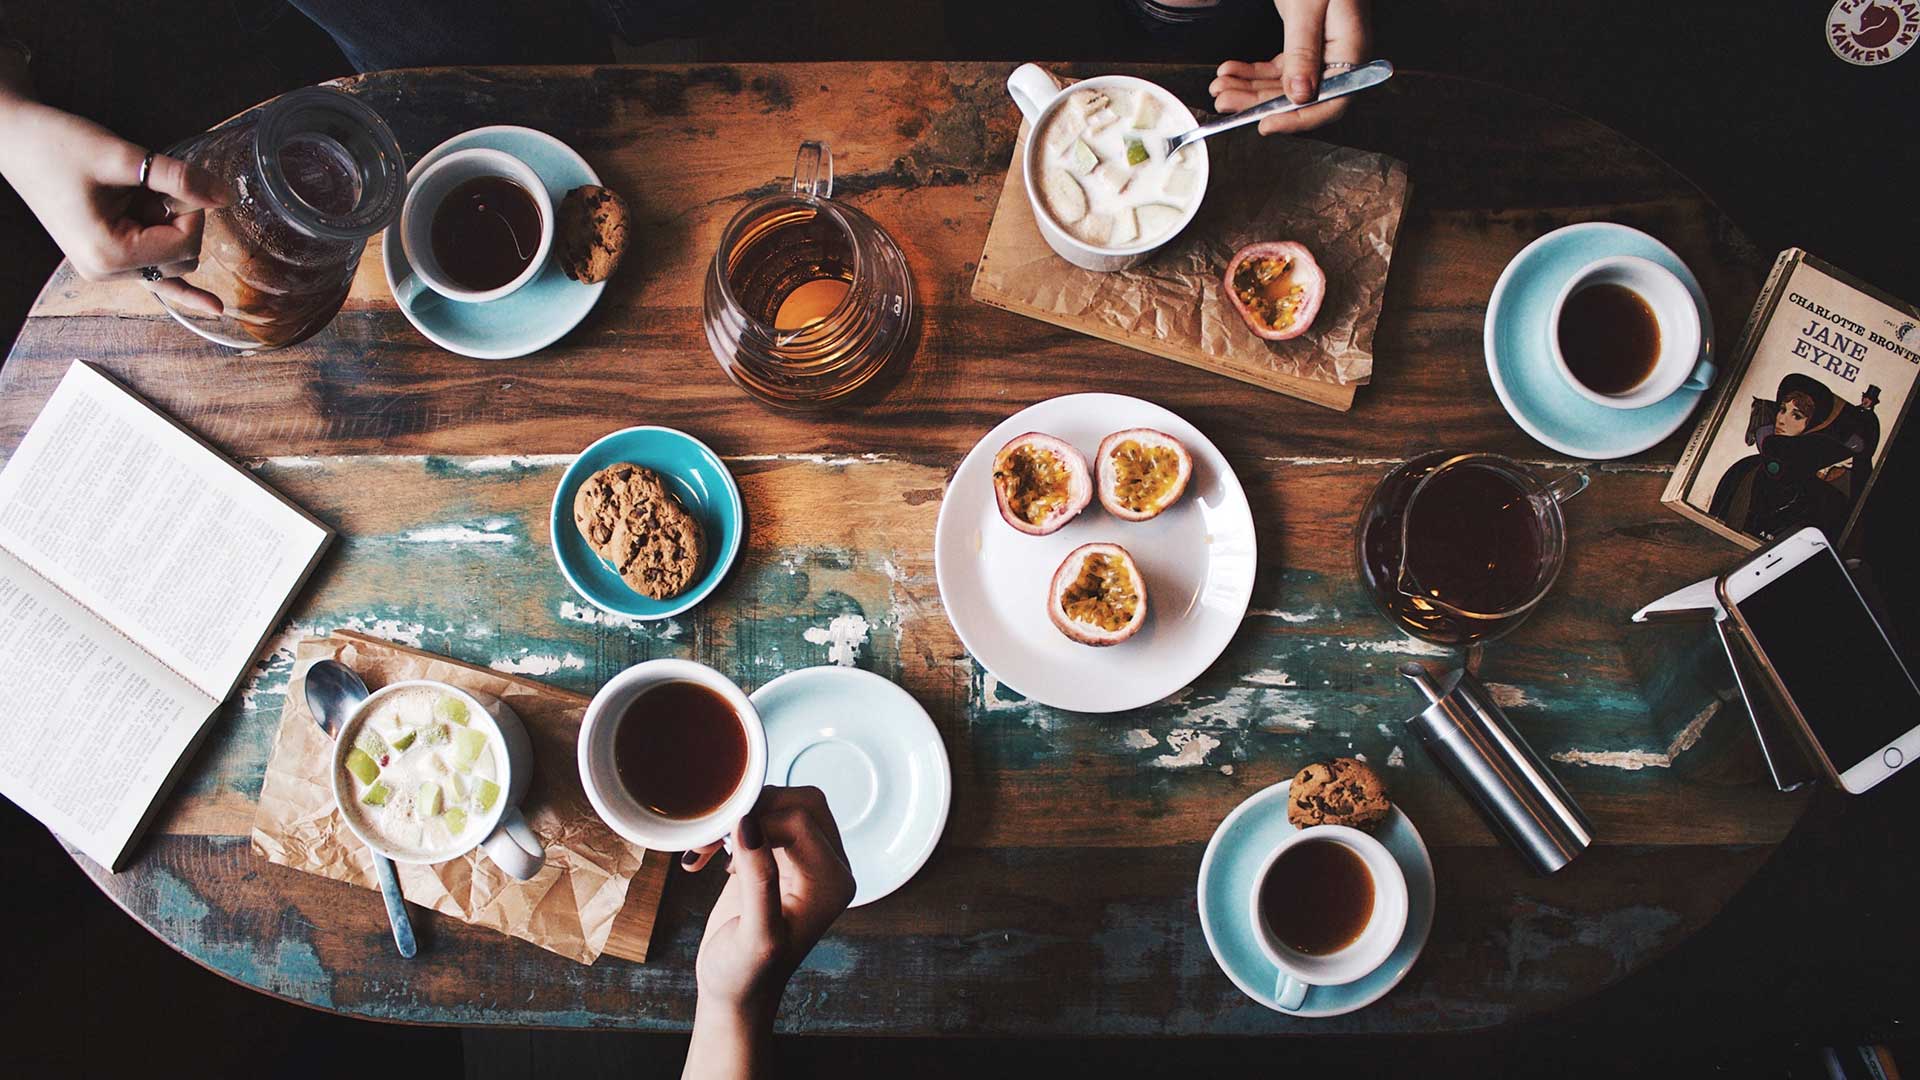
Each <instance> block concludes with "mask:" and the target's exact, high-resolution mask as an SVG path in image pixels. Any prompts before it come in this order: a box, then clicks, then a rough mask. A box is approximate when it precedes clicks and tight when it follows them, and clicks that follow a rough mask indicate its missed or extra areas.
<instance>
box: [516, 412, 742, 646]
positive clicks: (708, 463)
mask: <svg viewBox="0 0 1920 1080" xmlns="http://www.w3.org/2000/svg"><path fill="white" fill-rule="evenodd" d="M623 461H625V462H631V463H633V464H635V465H644V466H646V467H647V468H649V469H652V470H653V471H655V472H657V473H659V474H660V475H661V476H663V477H665V478H666V480H667V483H668V484H669V485H670V486H671V487H672V488H673V492H674V494H675V495H678V496H679V497H680V501H681V502H682V503H684V504H686V507H687V510H688V511H689V512H691V513H692V514H693V516H694V517H696V518H698V519H699V520H700V527H701V528H702V529H703V530H704V531H705V533H706V539H707V552H706V564H705V566H704V567H702V569H701V574H700V577H699V579H698V580H697V581H695V582H694V583H693V586H692V587H691V588H689V589H688V590H687V591H686V592H683V593H681V594H680V595H679V596H676V597H673V598H672V599H669V600H654V599H652V598H650V597H647V596H643V595H641V594H640V593H638V592H635V591H634V590H633V589H632V588H630V587H628V585H627V583H626V582H625V581H623V580H621V578H620V575H619V574H617V573H615V572H614V570H613V567H611V566H609V565H608V564H607V562H606V561H605V560H604V559H602V558H600V556H599V555H597V554H595V553H594V550H593V549H592V548H591V547H588V546H587V541H586V539H585V538H584V537H582V536H581V535H580V530H579V528H578V527H576V526H575V525H574V523H573V497H574V495H575V493H577V492H578V491H579V490H580V485H581V484H583V483H585V482H586V480H587V478H588V477H590V476H592V475H593V474H594V473H597V472H599V471H600V470H601V469H604V468H606V467H607V466H609V465H618V464H620V463H621V462H623ZM746 526H747V515H746V507H745V506H744V505H743V504H742V503H741V501H740V487H739V485H737V484H735V483H734V482H733V474H732V473H730V472H728V471H727V467H726V465H724V464H722V463H721V461H720V455H718V454H716V453H714V452H713V450H712V449H711V448H709V447H708V446H707V444H706V443H703V442H701V441H700V440H699V439H696V438H694V437H693V436H691V435H688V434H687V433H686V432H684V431H675V430H674V429H672V428H665V427H630V428H626V429H625V430H622V431H616V432H614V433H613V434H611V435H607V436H605V437H603V438H601V439H600V440H599V441H598V442H595V443H594V444H593V445H592V446H589V447H587V448H586V449H585V450H583V451H581V453H580V457H579V458H578V459H576V460H575V461H574V463H573V464H572V465H571V466H569V467H568V469H567V471H566V475H564V476H562V477H561V478H560V487H559V489H558V490H556V491H555V492H554V493H553V515H552V523H551V529H550V532H551V536H552V540H553V558H554V561H555V562H558V563H559V564H560V573H561V574H562V575H564V576H565V577H566V579H567V584H569V585H571V586H573V591H574V592H577V593H579V594H580V596H581V598H582V599H584V600H586V601H587V603H589V604H592V605H593V606H594V607H597V608H599V609H600V610H601V611H605V612H609V613H611V614H614V615H624V616H627V617H628V618H633V619H664V618H667V617H668V616H672V615H678V614H680V613H681V612H683V611H686V610H687V609H688V608H691V607H693V606H694V605H695V604H698V603H699V602H700V601H702V600H705V599H706V598H707V594H709V593H711V592H713V590H714V589H715V588H718V587H719V585H720V581H721V579H723V578H725V577H726V576H727V571H728V570H729V569H731V568H732V566H733V561H734V559H736V558H737V557H739V555H740V544H741V541H742V539H743V537H744V534H745V532H746Z"/></svg>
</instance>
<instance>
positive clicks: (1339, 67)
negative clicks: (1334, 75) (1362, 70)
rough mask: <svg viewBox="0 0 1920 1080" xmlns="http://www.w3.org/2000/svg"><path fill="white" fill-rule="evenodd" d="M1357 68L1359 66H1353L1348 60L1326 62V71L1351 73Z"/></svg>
mask: <svg viewBox="0 0 1920 1080" xmlns="http://www.w3.org/2000/svg"><path fill="white" fill-rule="evenodd" d="M1359 66H1360V65H1358V64H1355V63H1353V62H1352V61H1350V60H1329V61H1327V65H1326V70H1327V71H1352V70H1353V69H1354V68H1356V67H1359Z"/></svg>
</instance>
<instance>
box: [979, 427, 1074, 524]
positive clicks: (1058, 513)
mask: <svg viewBox="0 0 1920 1080" xmlns="http://www.w3.org/2000/svg"><path fill="white" fill-rule="evenodd" d="M993 494H994V497H995V498H997V499H998V500H999V502H1000V516H1001V517H1003V518H1006V519H1007V524H1009V525H1011V526H1013V527H1014V528H1016V529H1019V530H1020V531H1021V532H1023V533H1028V534H1030V535H1032V536H1045V535H1047V534H1048V533H1050V532H1054V531H1056V530H1058V529H1059V528H1060V527H1061V526H1062V525H1065V524H1066V523H1067V522H1069V521H1072V520H1073V519H1074V517H1075V516H1076V515H1078V514H1079V513H1080V511H1082V510H1085V509H1086V508H1087V503H1089V502H1091V501H1092V500H1093V479H1092V478H1091V477H1090V476H1089V475H1088V474H1087V459H1086V458H1083V457H1081V456H1080V451H1078V450H1075V449H1074V448H1073V447H1071V446H1069V445H1067V444H1066V443H1064V442H1061V441H1060V440H1059V439H1056V438H1054V437H1053V436H1051V435H1043V434H1041V433H1040V432H1038V431H1029V432H1027V433H1026V434H1025V435H1020V436H1017V437H1015V438H1014V439H1013V440H1012V441H1010V442H1008V443H1007V445H1005V446H1003V447H1001V448H1000V452H999V453H997V454H995V455H993Z"/></svg>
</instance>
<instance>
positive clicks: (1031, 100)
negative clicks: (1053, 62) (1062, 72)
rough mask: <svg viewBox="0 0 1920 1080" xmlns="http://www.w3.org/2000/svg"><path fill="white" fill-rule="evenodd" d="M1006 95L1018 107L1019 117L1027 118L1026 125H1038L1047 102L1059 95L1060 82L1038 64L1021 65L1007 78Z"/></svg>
mask: <svg viewBox="0 0 1920 1080" xmlns="http://www.w3.org/2000/svg"><path fill="white" fill-rule="evenodd" d="M1007 93H1008V94H1009V95H1011V96H1012V97H1013V103H1014V104H1015V105H1018V106H1020V115H1022V116H1024V117H1026V118H1027V123H1029V124H1038V123H1039V122H1040V114H1041V112H1043V111H1045V109H1046V107H1047V102H1049V101H1052V100H1053V99H1054V96H1055V95H1056V94H1058V93H1060V80H1058V79H1056V78H1054V77H1053V73H1052V72H1050V71H1048V70H1047V69H1046V68H1043V67H1041V66H1040V65H1039V64H1021V65H1020V66H1019V67H1017V68H1014V69H1013V74H1011V75H1009V76H1007Z"/></svg>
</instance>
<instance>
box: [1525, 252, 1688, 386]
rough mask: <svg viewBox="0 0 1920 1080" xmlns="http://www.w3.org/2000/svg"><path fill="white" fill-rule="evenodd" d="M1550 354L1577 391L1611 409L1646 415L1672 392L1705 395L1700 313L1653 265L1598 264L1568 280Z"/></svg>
mask: <svg viewBox="0 0 1920 1080" xmlns="http://www.w3.org/2000/svg"><path fill="white" fill-rule="evenodd" d="M1547 327H1548V331H1547V333H1548V339H1547V349H1548V352H1549V354H1550V355H1551V356H1552V357H1553V365H1554V367H1555V369H1556V370H1558V371H1559V372H1560V377H1561V378H1563V379H1565V380H1566V381H1567V385H1568V386H1570V387H1572V388H1573V392H1574V393H1576V394H1579V395H1580V396H1581V397H1583V398H1586V399H1587V400H1588V401H1591V402H1593V403H1594V404H1596V405H1604V406H1606V407H1607V408H1609V409H1642V408H1645V407H1647V406H1648V405H1654V404H1658V403H1659V402H1662V401H1665V400H1666V399H1667V398H1668V397H1669V396H1671V395H1672V394H1673V392H1674V391H1676V390H1679V389H1682V388H1685V389H1688V390H1693V391H1696V392H1697V391H1701V390H1705V389H1706V388H1707V387H1708V386H1709V385H1711V384H1712V383H1713V375H1714V367H1713V363H1712V361H1710V360H1708V359H1706V358H1705V357H1703V356H1701V355H1700V308H1699V307H1698V306H1697V305H1696V304H1695V303H1694V300H1693V294H1692V293H1691V292H1688V291H1687V287H1686V285H1685V284H1683V283H1682V282H1681V280H1680V278H1679V277H1678V276H1676V275H1675V274H1674V272H1673V271H1671V270H1668V269H1667V268H1666V267H1664V266H1661V265H1660V264H1659V263H1656V262H1654V261H1652V260H1651V259H1642V258H1639V257H1638V256H1633V255H1616V256H1614V257H1612V258H1607V259H1597V260H1595V261H1593V262H1590V263H1588V264H1587V265H1586V266H1583V267H1581V268H1580V270H1579V271H1578V272H1577V273H1575V274H1574V275H1573V277H1572V278H1570V279H1568V281H1567V283H1566V284H1565V285H1564V286H1562V287H1561V289H1560V293H1559V295H1558V296H1556V297H1555V298H1554V301H1553V309H1552V311H1551V313H1550V314H1549V315H1548V317H1547Z"/></svg>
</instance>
